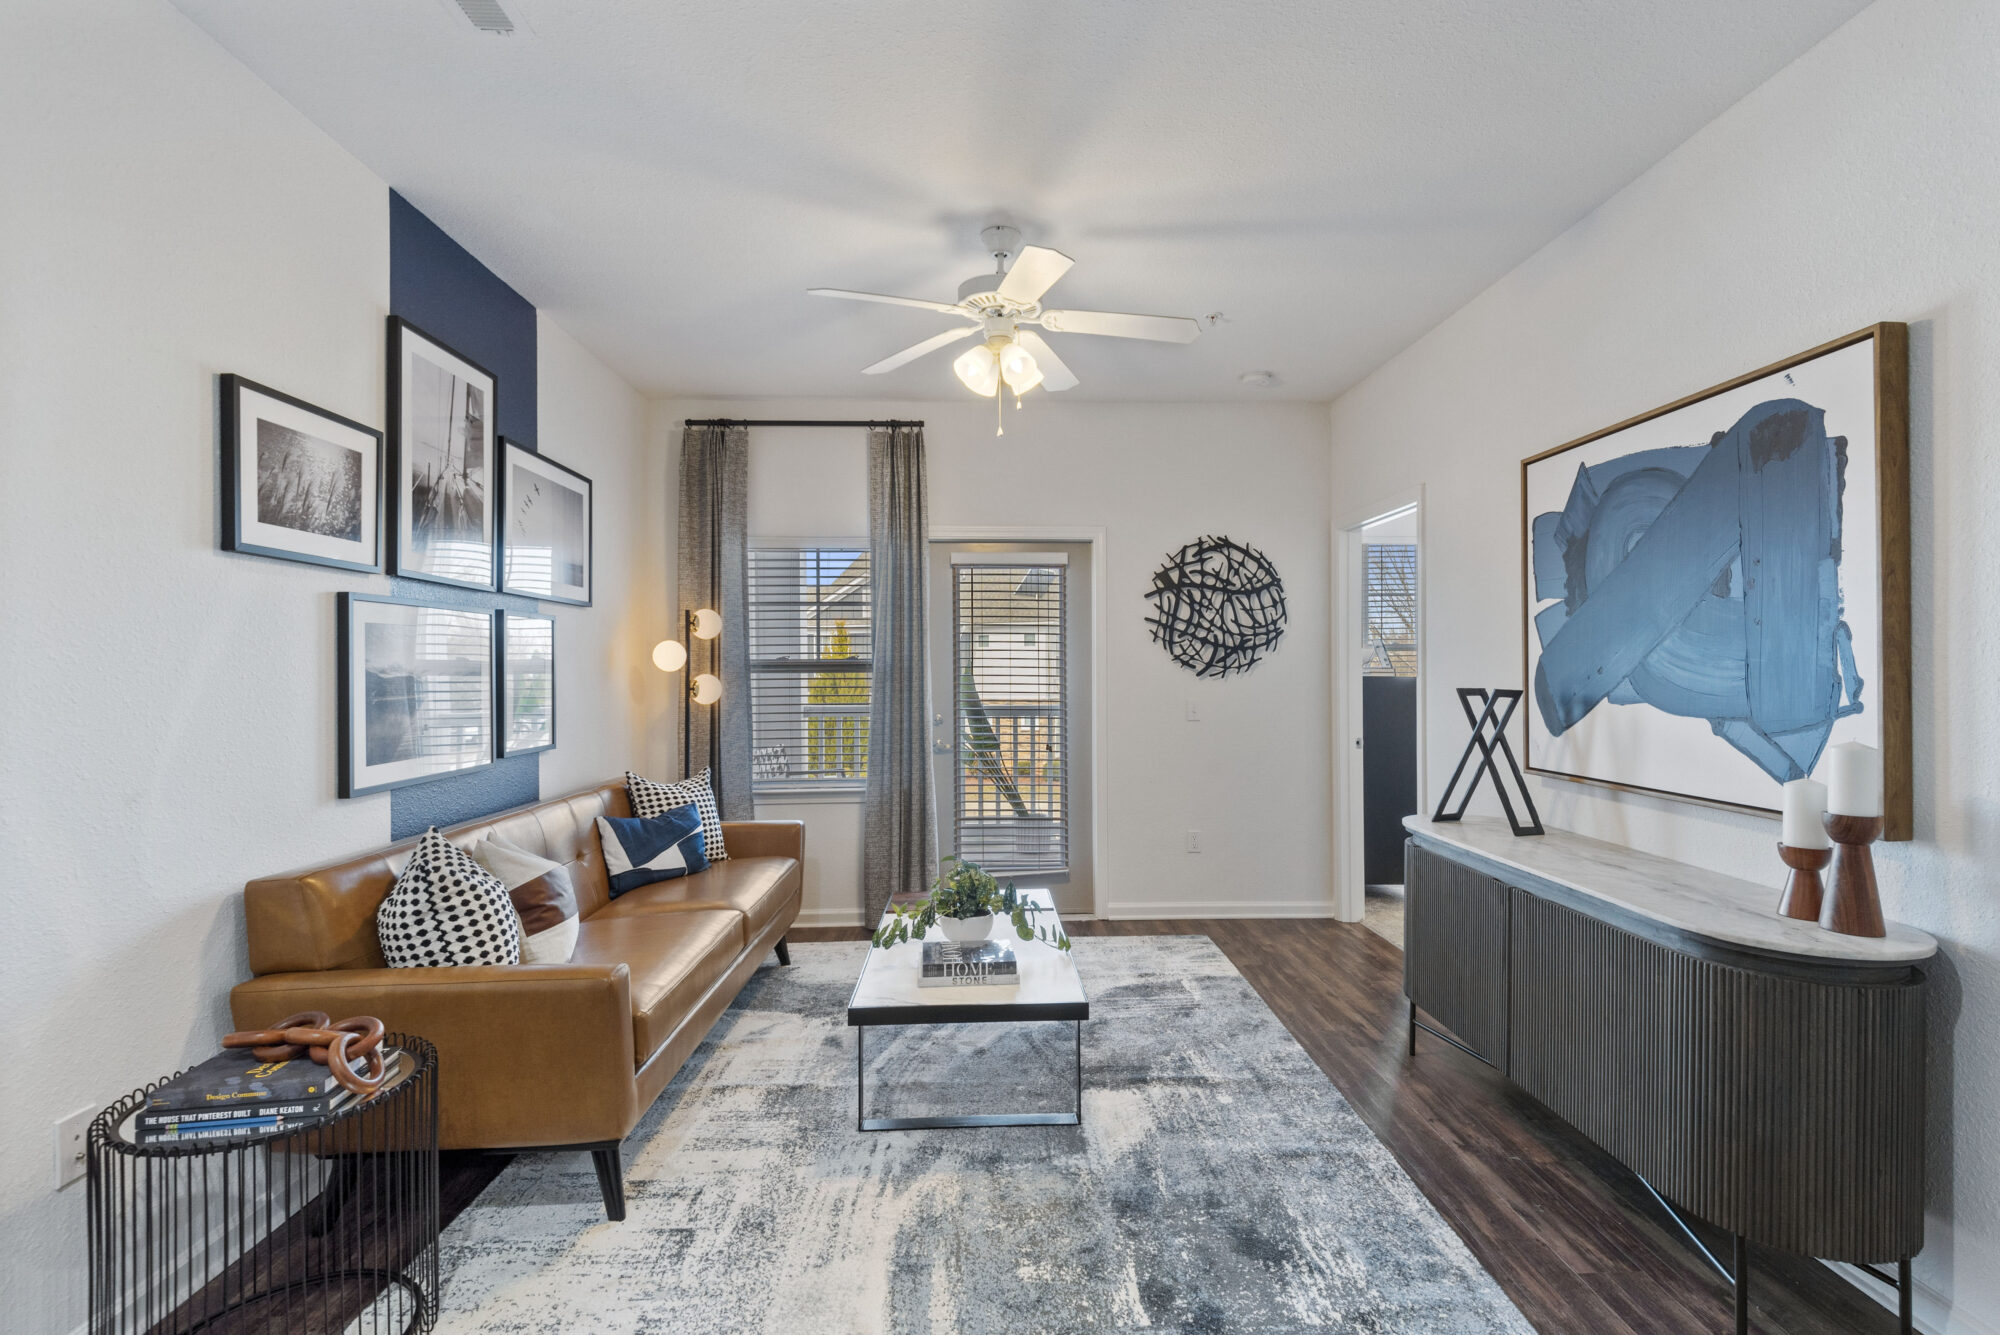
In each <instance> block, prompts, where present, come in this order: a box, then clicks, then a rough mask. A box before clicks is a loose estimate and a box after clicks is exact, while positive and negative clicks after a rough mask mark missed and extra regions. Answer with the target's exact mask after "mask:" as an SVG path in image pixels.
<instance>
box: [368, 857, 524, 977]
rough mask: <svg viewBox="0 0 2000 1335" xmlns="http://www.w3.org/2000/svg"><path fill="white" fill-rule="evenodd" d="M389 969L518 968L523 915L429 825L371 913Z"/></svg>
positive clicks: (490, 879) (496, 883) (486, 875)
mask: <svg viewBox="0 0 2000 1335" xmlns="http://www.w3.org/2000/svg"><path fill="white" fill-rule="evenodd" d="M375 932H376V935H377V936H378V937H379V938H380V939H381V942H382V958H383V959H384V960H385V961H386V962H387V963H388V965H389V967H390V968H392V969H422V968H435V967H437V966H438V965H443V964H519V963H520V962H521V915H520V914H518V913H516V912H515V911H514V901H513V900H511V899H509V898H508V897H507V888H506V887H505V886H503V885H501V884H500V882H499V880H498V879H496V878H495V877H494V876H493V874H492V873H491V872H489V871H487V870H486V869H485V868H484V867H482V866H480V865H479V864H478V863H477V862H474V861H473V860H472V858H471V857H470V856H469V855H467V854H466V853H464V852H462V851H460V850H459V848H458V847H457V846H456V845H454V844H453V843H452V842H451V841H450V840H449V839H447V838H445V837H444V836H443V835H441V834H439V833H438V832H437V827H436V826H432V827H431V829H430V830H429V831H427V832H426V833H425V835H424V837H423V839H422V840H420V841H419V842H418V844H417V848H416V851H415V852H414V853H412V854H410V861H409V865H408V866H406V867H404V868H403V874H402V875H401V876H399V877H397V878H396V888H395V889H393V890H391V891H390V892H389V897H388V898H387V899H385V900H383V901H382V907H381V908H379V909H377V910H376V911H375Z"/></svg>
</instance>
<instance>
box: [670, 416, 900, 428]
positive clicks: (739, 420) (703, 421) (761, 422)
mask: <svg viewBox="0 0 2000 1335" xmlns="http://www.w3.org/2000/svg"><path fill="white" fill-rule="evenodd" d="M687 425H689V426H887V427H898V426H922V425H923V420H922V419H921V418H919V419H918V420H916V421H914V422H910V421H904V420H903V419H901V418H893V417H892V418H890V419H889V420H888V421H886V422H838V421H824V422H791V421H781V420H778V419H776V418H768V419H767V418H744V417H690V418H688V419H687Z"/></svg>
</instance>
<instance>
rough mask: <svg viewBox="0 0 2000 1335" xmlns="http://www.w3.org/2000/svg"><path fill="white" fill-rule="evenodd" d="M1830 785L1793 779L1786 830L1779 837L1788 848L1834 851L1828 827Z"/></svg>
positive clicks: (1787, 797)
mask: <svg viewBox="0 0 2000 1335" xmlns="http://www.w3.org/2000/svg"><path fill="white" fill-rule="evenodd" d="M1825 814H1826V785H1825V784H1823V783H1821V782H1819V780H1817V779H1793V780H1792V781H1791V782H1790V783H1788V784H1786V785H1785V830H1784V833H1783V834H1782V835H1781V836H1779V838H1780V840H1781V841H1782V842H1783V843H1784V845H1785V846H1786V847H1787V848H1831V847H1833V840H1831V839H1829V838H1828V837H1827V833H1826V824H1825V822H1824V821H1822V820H1821V819H1820V817H1822V816H1824V815H1825Z"/></svg>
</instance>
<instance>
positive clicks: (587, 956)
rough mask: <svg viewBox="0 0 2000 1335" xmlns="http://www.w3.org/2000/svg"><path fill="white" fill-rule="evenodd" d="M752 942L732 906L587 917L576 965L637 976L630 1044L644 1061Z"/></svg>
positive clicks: (572, 960)
mask: <svg viewBox="0 0 2000 1335" xmlns="http://www.w3.org/2000/svg"><path fill="white" fill-rule="evenodd" d="M747 941H748V937H746V936H745V934H744V931H743V916H742V915H741V914H739V913H734V912H729V911H726V910H715V909H712V910H709V911H707V912H695V913H655V914H643V915H638V916H629V917H612V916H611V915H610V914H609V913H608V912H604V913H599V914H597V915H596V916H594V917H591V918H587V919H585V920H584V923H583V926H582V927H580V928H579V929H577V935H576V951H575V953H574V954H572V955H571V956H570V963H571V964H623V965H625V966H626V968H628V969H629V970H631V974H632V1044H633V1051H634V1053H635V1055H636V1057H637V1060H638V1065H640V1066H644V1065H645V1064H646V1059H647V1058H649V1057H651V1056H652V1055H653V1054H654V1053H655V1052H657V1051H659V1049H660V1045H661V1044H662V1043H664V1042H666V1041H667V1038H668V1037H669V1036H670V1035H671V1034H672V1033H673V1032H674V1030H675V1028H677V1027H678V1026H679V1025H680V1023H681V1021H682V1020H684V1019H686V1018H687V1017H688V1015H689V1014H690V1013H692V1012H693V1010H694V1008H695V1004H696V1003H697V1002H699V1001H700V1000H701V999H702V997H703V996H705V995H707V993H708V990H709V989H710V988H711V987H713V986H715V984H716V983H717V982H718V981H719V980H720V979H721V978H722V977H723V975H724V974H727V973H728V972H729V966H730V965H732V964H734V963H735V962H736V958H737V956H739V955H741V954H742V953H743V949H744V946H745V944H746V942H747Z"/></svg>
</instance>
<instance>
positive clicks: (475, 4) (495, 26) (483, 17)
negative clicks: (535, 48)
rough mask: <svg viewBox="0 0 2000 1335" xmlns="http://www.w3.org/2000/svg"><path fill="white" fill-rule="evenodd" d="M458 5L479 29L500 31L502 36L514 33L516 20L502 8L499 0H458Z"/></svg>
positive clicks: (509, 35)
mask: <svg viewBox="0 0 2000 1335" xmlns="http://www.w3.org/2000/svg"><path fill="white" fill-rule="evenodd" d="M458 7H459V8H460V9H461V10H463V11H464V12H465V17H467V18H468V19H471V20H472V26H473V27H475V28H477V29H479V31H481V32H490V33H498V34H499V35H500V36H502V37H511V36H513V35H514V20H512V19H510V18H508V17H507V11H506V10H504V9H502V8H500V5H499V0H458Z"/></svg>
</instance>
